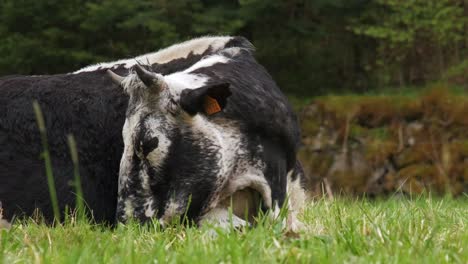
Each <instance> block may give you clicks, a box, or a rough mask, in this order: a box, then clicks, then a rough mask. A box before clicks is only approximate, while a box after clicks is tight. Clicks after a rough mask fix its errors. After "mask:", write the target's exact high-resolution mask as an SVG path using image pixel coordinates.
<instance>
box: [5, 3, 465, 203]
mask: <svg viewBox="0 0 468 264" xmlns="http://www.w3.org/2000/svg"><path fill="white" fill-rule="evenodd" d="M203 35H241V36H245V37H247V38H248V39H249V40H251V41H252V42H253V44H254V45H255V46H256V48H257V52H256V57H257V59H258V60H259V61H260V63H262V64H263V65H264V66H265V67H266V68H267V69H268V71H269V72H270V73H271V74H272V75H273V78H274V79H275V80H276V81H277V82H278V83H279V86H280V87H281V89H282V90H283V91H284V92H285V93H286V94H287V95H288V97H289V98H290V100H291V102H292V103H293V105H294V107H295V108H296V110H297V111H298V113H299V118H300V120H301V125H302V131H303V148H302V149H301V151H300V159H301V161H302V162H303V164H304V167H305V170H306V172H307V175H308V183H307V184H308V185H309V186H310V187H311V189H314V190H315V193H316V194H320V193H322V194H323V193H326V194H328V195H330V196H332V195H333V193H336V192H340V193H343V192H346V193H353V194H361V193H367V194H371V195H374V194H375V195H380V194H394V193H395V192H403V193H421V192H424V191H425V190H430V191H431V192H437V193H451V194H453V195H460V194H462V193H468V96H466V94H467V93H466V92H467V90H468V0H139V1H135V0H100V1H98V0H86V1H83V0H40V1H39V0H2V1H1V2H0V76H2V75H8V74H54V73H65V72H71V71H74V70H77V69H79V68H81V67H84V66H86V65H89V64H93V63H96V62H104V61H112V60H116V59H122V58H131V57H134V56H137V55H140V54H144V53H149V52H153V51H157V50H158V49H161V48H164V47H167V46H169V45H172V44H174V43H177V42H180V41H184V40H188V39H191V38H193V37H198V36H203Z"/></svg>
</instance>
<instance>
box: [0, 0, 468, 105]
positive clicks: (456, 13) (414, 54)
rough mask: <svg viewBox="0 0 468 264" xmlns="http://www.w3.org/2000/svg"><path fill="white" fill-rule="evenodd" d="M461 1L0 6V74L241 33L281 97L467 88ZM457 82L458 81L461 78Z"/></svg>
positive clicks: (26, 1)
mask: <svg viewBox="0 0 468 264" xmlns="http://www.w3.org/2000/svg"><path fill="white" fill-rule="evenodd" d="M467 33H468V2H467V1H466V0H411V1H406V0H221V1H219V0H171V1H168V0H141V1H132V0H99V1H97V0H86V1H78V0H67V1H58V0H47V1H36V0H21V1H18V0H2V1H1V4H0V39H1V41H0V75H10V74H55V73H65V72H70V71H73V70H76V69H79V68H80V67H83V66H86V65H89V64H92V63H96V62H103V61H110V60H116V59H120V58H128V57H134V56H136V55H140V54H143V53H149V52H153V51H156V50H158V49H161V48H163V47H166V46H169V45H171V44H174V43H177V42H179V41H183V40H187V39H190V38H193V37H197V36H203V35H224V34H226V35H242V36H245V37H247V38H248V39H249V40H251V41H252V42H253V44H254V45H255V46H256V49H257V52H256V56H257V59H258V60H259V61H260V62H261V63H262V64H263V65H264V66H265V67H266V68H267V69H268V70H269V72H270V73H271V74H272V75H273V78H274V79H275V80H276V81H277V82H278V83H279V84H280V87H281V88H282V89H283V90H284V91H285V92H286V93H287V94H289V95H292V96H298V97H304V96H305V97H312V96H317V95H327V94H337V93H348V92H353V93H367V92H373V91H379V90H382V89H388V88H390V89H399V88H401V87H419V86H424V85H426V84H428V83H431V82H434V81H437V80H440V79H443V78H449V77H450V76H455V77H454V78H455V82H457V83H458V84H460V83H461V84H463V85H464V84H466V80H465V78H466V77H464V75H465V74H464V73H466V71H467V69H468V62H467V55H468V34H467ZM460 78H461V80H460Z"/></svg>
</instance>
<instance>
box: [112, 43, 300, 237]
mask: <svg viewBox="0 0 468 264" xmlns="http://www.w3.org/2000/svg"><path fill="white" fill-rule="evenodd" d="M109 75H110V76H111V77H112V79H113V80H114V82H115V83H117V84H118V85H120V86H121V87H122V89H123V90H124V91H125V93H127V94H128V95H129V101H128V108H127V111H126V117H125V124H124V126H123V130H122V136H123V139H124V152H123V156H122V159H121V163H120V171H119V184H118V185H119V187H118V202H117V218H118V220H119V221H122V222H126V221H128V220H129V219H137V220H139V221H142V222H146V221H149V220H150V219H157V221H159V223H160V224H161V225H162V226H168V225H170V224H171V223H173V222H174V221H181V219H182V220H183V221H185V220H187V221H188V222H189V223H195V224H198V225H201V224H204V223H211V224H215V225H219V226H221V227H227V226H229V225H231V224H233V225H234V226H235V227H243V226H247V225H250V224H251V222H252V221H251V220H252V218H254V217H255V216H257V215H258V214H259V213H260V212H265V213H267V214H269V215H270V216H272V217H274V218H276V217H278V216H279V214H280V210H281V208H283V207H285V208H287V209H289V214H288V217H287V218H286V224H287V227H288V228H289V229H291V230H293V231H296V230H298V229H299V228H300V225H301V224H300V222H299V221H298V220H297V213H298V212H299V210H300V208H301V205H302V202H303V201H304V197H305V195H304V188H303V179H304V178H303V173H302V168H301V165H300V163H299V162H298V161H297V159H296V154H297V150H298V147H299V144H300V129H299V125H298V121H297V118H296V115H295V114H294V112H293V110H292V107H291V106H290V104H289V103H288V101H287V99H286V97H285V95H284V94H283V93H282V92H281V90H280V89H279V87H278V86H277V85H276V83H275V82H274V81H273V79H272V77H271V76H270V75H269V74H268V73H267V71H266V70H265V69H264V68H263V67H262V66H261V65H260V64H259V63H258V62H257V61H256V60H255V58H254V51H253V46H251V45H239V46H236V47H229V48H224V49H221V50H219V51H217V52H215V53H213V54H211V55H207V56H204V57H203V58H202V59H201V60H199V61H197V62H196V63H195V64H193V65H192V66H190V67H188V68H186V69H184V70H180V71H177V72H173V73H171V74H164V73H161V72H158V71H157V70H155V69H154V68H152V67H148V66H146V65H144V64H143V63H142V64H141V65H140V64H137V65H135V66H134V67H133V68H132V69H131V71H130V73H129V74H128V75H127V76H121V75H119V74H116V73H114V72H113V71H109ZM230 206H232V211H233V212H234V214H233V215H231V214H230V208H229V207H230ZM246 213H247V214H250V215H246ZM252 214H253V215H252Z"/></svg>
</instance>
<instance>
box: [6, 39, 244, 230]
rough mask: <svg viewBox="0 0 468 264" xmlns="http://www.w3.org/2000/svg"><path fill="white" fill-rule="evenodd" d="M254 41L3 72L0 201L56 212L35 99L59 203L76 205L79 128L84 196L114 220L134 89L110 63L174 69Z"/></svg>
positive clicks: (211, 42) (15, 208) (21, 211)
mask: <svg viewBox="0 0 468 264" xmlns="http://www.w3.org/2000/svg"><path fill="white" fill-rule="evenodd" d="M245 45H250V43H248V41H246V40H245V39H244V38H242V37H230V36H214V37H202V38H197V39H192V40H189V41H186V42H182V43H180V44H176V45H173V46H170V47H168V48H166V49H163V50H160V51H158V52H154V53H149V54H145V55H142V56H139V57H136V58H132V59H126V60H119V61H115V62H110V63H101V64H97V65H91V66H89V67H85V68H83V69H80V70H78V71H75V72H72V73H67V74H57V75H43V76H6V77H2V78H0V146H1V147H0V202H1V204H2V207H3V208H2V209H1V210H2V212H3V217H4V218H5V219H7V220H11V219H12V217H13V216H15V215H16V216H21V215H23V216H31V215H33V214H34V213H35V211H36V210H39V211H40V212H41V213H42V215H43V217H44V219H45V220H46V221H48V222H50V221H52V220H53V212H52V206H51V201H50V198H49V190H48V186H47V178H46V175H45V167H44V161H43V160H42V159H41V152H42V151H43V146H42V144H41V139H40V133H39V129H38V127H37V125H36V119H35V115H34V111H33V106H32V102H33V100H37V101H38V103H39V105H40V107H41V108H42V111H43V113H44V117H45V124H46V129H47V138H48V145H49V150H50V155H51V160H52V166H53V174H54V178H55V185H56V189H57V194H58V202H59V207H60V210H61V211H62V212H63V211H64V209H65V207H66V206H69V207H70V208H72V209H73V207H74V205H75V197H76V195H75V193H74V192H75V188H74V186H72V185H71V184H70V183H71V182H72V181H73V169H74V167H73V163H72V160H71V158H70V155H69V153H70V150H69V149H68V145H67V135H68V134H73V136H74V137H75V139H76V142H77V148H78V154H79V173H80V177H81V184H82V189H83V192H84V201H85V204H86V206H87V207H88V208H89V210H90V211H91V212H92V215H93V217H94V220H96V221H97V222H105V223H111V224H112V223H114V220H115V215H116V203H117V187H118V175H119V164H120V159H121V157H122V153H123V149H124V144H123V139H122V127H123V125H124V121H125V117H126V115H125V113H126V109H127V104H128V96H127V94H125V93H124V92H123V91H122V90H121V89H119V88H118V87H117V86H116V85H115V84H114V83H113V82H112V81H111V79H110V78H109V77H108V75H107V74H106V71H107V70H108V69H112V70H113V71H115V72H117V73H119V74H127V73H128V71H129V69H130V68H132V67H133V66H134V65H135V64H137V63H139V62H145V63H147V64H149V65H151V67H153V69H154V70H156V71H158V72H161V73H164V74H170V73H171V72H177V71H181V70H183V69H185V68H188V67H190V66H191V65H193V64H194V63H196V62H197V61H199V60H200V59H201V58H202V57H204V56H207V55H209V54H212V53H215V52H217V51H219V50H222V49H224V48H229V47H235V46H240V47H243V46H245Z"/></svg>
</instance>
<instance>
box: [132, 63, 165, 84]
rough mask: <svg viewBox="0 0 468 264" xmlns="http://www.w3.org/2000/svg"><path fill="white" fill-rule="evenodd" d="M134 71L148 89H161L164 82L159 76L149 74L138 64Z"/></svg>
mask: <svg viewBox="0 0 468 264" xmlns="http://www.w3.org/2000/svg"><path fill="white" fill-rule="evenodd" d="M135 71H136V74H137V75H138V78H140V80H141V81H142V82H143V83H144V84H145V85H146V86H147V87H148V88H152V89H153V88H157V89H158V90H160V89H161V88H162V85H163V83H164V81H163V80H162V79H161V78H162V76H161V75H159V74H156V73H153V72H150V71H148V70H146V69H145V68H143V67H141V66H140V65H138V64H137V65H135Z"/></svg>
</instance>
